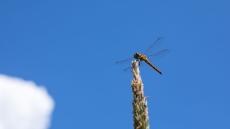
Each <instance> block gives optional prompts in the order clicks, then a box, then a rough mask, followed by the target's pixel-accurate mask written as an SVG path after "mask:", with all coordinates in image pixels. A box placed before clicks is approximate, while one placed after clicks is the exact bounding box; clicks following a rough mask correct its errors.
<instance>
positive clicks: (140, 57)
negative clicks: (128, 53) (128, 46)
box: [133, 53, 146, 61]
mask: <svg viewBox="0 0 230 129" xmlns="http://www.w3.org/2000/svg"><path fill="white" fill-rule="evenodd" d="M133 57H134V58H135V59H137V60H140V61H142V60H145V59H146V56H145V55H144V54H141V53H135V54H134V55H133Z"/></svg>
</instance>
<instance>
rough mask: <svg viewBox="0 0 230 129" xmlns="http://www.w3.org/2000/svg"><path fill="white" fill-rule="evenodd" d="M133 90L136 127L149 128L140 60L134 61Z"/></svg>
mask: <svg viewBox="0 0 230 129" xmlns="http://www.w3.org/2000/svg"><path fill="white" fill-rule="evenodd" d="M132 72H133V80H132V84H131V85H132V92H133V121H134V129H149V116H148V107H147V100H146V97H145V96H144V87H143V83H142V80H141V76H140V70H139V62H138V61H133V62H132Z"/></svg>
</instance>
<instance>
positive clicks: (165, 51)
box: [148, 49, 170, 59]
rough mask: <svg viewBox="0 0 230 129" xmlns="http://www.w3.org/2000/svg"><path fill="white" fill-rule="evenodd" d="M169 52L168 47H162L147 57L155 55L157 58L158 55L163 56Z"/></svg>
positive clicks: (150, 57)
mask: <svg viewBox="0 0 230 129" xmlns="http://www.w3.org/2000/svg"><path fill="white" fill-rule="evenodd" d="M169 53H170V50H169V49H162V50H160V51H158V52H155V53H153V54H150V55H148V57H149V59H152V58H155V57H156V58H158V57H160V56H165V55H167V54H169Z"/></svg>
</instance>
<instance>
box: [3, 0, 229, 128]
mask: <svg viewBox="0 0 230 129" xmlns="http://www.w3.org/2000/svg"><path fill="white" fill-rule="evenodd" d="M229 5H230V2H229V1H227V0H193V1H184V0H173V1H172V0H152V1H150V0H144V1H140V0H125V1H124V0H104V1H103V0H98V1H93V0H77V1H76V0H65V1H61V0H48V1H47V0H40V1H31V0H18V1H16V0H15V1H14V0H2V1H0V16H1V17H0V73H1V74H6V75H10V76H16V77H21V78H24V79H26V80H33V81H35V82H36V83H38V84H39V85H45V86H46V88H47V90H48V91H49V93H50V94H51V96H53V98H54V100H55V103H56V106H55V111H54V113H53V118H52V123H51V129H118V128H119V129H131V128H133V127H132V92H131V87H130V82H131V79H132V76H131V73H130V72H123V71H122V68H124V67H123V66H120V65H116V64H115V63H114V62H115V61H116V60H120V59H123V58H126V57H129V56H132V54H133V53H134V52H135V50H144V49H145V48H147V47H148V46H149V45H150V44H151V43H152V42H153V41H154V40H155V39H156V38H157V37H158V36H163V37H164V40H162V41H161V43H162V48H168V49H170V50H171V52H170V53H169V54H168V55H167V56H164V57H161V58H159V59H157V58H155V59H156V60H154V59H153V62H154V64H156V65H157V66H159V68H160V69H161V70H162V72H163V73H164V74H163V75H162V76H160V75H158V74H157V73H156V72H154V71H153V70H152V69H151V68H149V67H147V66H146V65H145V64H144V65H143V67H141V74H142V78H143V81H144V86H145V89H144V90H145V95H146V96H148V105H149V114H150V126H151V128H152V129H229V128H230V124H229V119H230V110H229V109H230V101H229V100H230V94H229V91H230V87H229V86H230V75H229V73H230V68H229V66H230V58H229V55H230V45H229V43H230V39H229V34H230V14H229V12H230V8H229ZM159 47H161V46H159ZM156 49H157V48H156Z"/></svg>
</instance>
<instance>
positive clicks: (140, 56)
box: [116, 37, 169, 74]
mask: <svg viewBox="0 0 230 129" xmlns="http://www.w3.org/2000/svg"><path fill="white" fill-rule="evenodd" d="M161 39H162V38H161V37H159V38H157V39H156V40H155V41H154V42H153V44H152V45H151V46H150V47H149V48H147V49H146V51H145V52H146V53H147V54H142V53H138V52H136V53H135V54H134V55H133V57H131V58H128V59H124V60H120V61H117V62H116V63H117V64H120V63H124V62H128V61H130V60H132V59H133V58H134V59H136V60H137V61H139V62H145V63H146V64H148V65H149V66H150V67H151V68H153V69H154V70H155V71H156V72H157V73H159V74H162V72H161V71H160V70H159V69H158V68H157V67H156V66H154V65H153V64H152V63H151V62H150V60H149V58H148V57H153V58H154V57H155V56H157V55H162V54H163V53H168V52H169V50H168V49H163V50H161V51H158V52H157V53H155V54H149V53H150V51H151V49H152V48H153V47H154V46H155V45H156V44H157V43H158V42H159V41H160V40H161ZM127 69H130V67H128V68H125V69H124V71H126V70H127Z"/></svg>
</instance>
